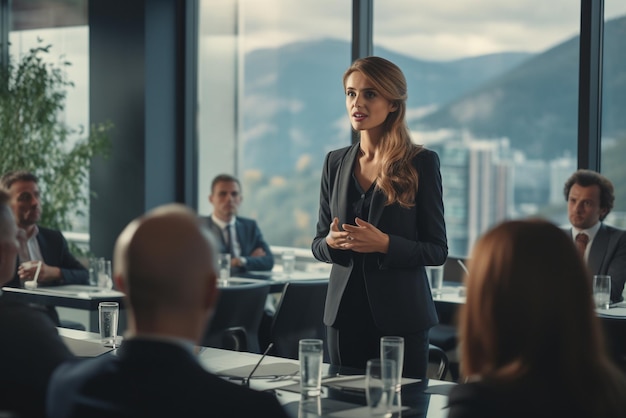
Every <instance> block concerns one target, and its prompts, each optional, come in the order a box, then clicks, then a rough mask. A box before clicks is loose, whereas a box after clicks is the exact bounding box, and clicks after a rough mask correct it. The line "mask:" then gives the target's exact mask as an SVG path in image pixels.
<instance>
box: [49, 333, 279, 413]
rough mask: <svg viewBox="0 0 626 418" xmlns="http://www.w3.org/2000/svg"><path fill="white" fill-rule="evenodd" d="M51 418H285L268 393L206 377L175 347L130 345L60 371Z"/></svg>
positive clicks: (53, 385) (142, 342)
mask: <svg viewBox="0 0 626 418" xmlns="http://www.w3.org/2000/svg"><path fill="white" fill-rule="evenodd" d="M47 412H48V417H49V418H62V417H64V418H65V417H76V418H79V417H100V416H101V417H116V418H120V417H129V418H130V417H133V418H141V417H146V418H148V417H150V418H153V417H164V418H165V417H168V418H170V417H185V418H193V417H209V416H211V417H233V418H234V417H254V416H264V417H277V418H283V417H286V413H285V412H284V410H283V408H282V407H281V405H280V404H279V403H278V401H277V400H276V398H275V397H274V396H272V395H270V394H269V393H264V392H257V391H253V390H251V389H248V388H246V387H243V386H240V385H235V384H233V383H230V382H227V381H225V380H223V379H222V378H220V377H217V376H214V375H212V374H211V373H209V372H208V371H206V370H205V369H204V368H203V367H202V365H200V363H199V362H198V360H197V359H196V358H195V357H194V356H193V354H192V353H190V352H188V351H187V350H185V349H184V348H183V347H180V346H178V345H176V344H174V343H169V342H163V341H155V340H140V339H135V340H133V339H130V340H127V341H124V343H123V344H122V346H121V347H120V348H119V349H118V350H117V355H114V354H109V355H104V356H100V357H97V358H95V359H84V360H78V361H75V362H71V363H66V364H63V365H62V366H60V367H59V368H58V369H57V370H56V371H55V373H54V374H53V376H52V379H51V380H50V385H49V389H48V401H47Z"/></svg>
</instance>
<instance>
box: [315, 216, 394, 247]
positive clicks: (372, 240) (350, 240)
mask: <svg viewBox="0 0 626 418" xmlns="http://www.w3.org/2000/svg"><path fill="white" fill-rule="evenodd" d="M354 221H355V223H356V225H350V224H343V225H341V228H342V229H343V231H342V230H341V229H339V218H337V217H335V218H334V219H333V221H332V222H331V223H330V230H329V231H328V235H326V243H327V244H328V246H329V247H330V248H334V249H337V250H352V251H355V252H358V253H373V252H379V253H387V249H388V248H389V236H388V235H387V234H385V233H384V232H382V231H381V230H380V229H378V228H376V227H375V226H374V225H372V224H370V223H369V222H366V221H364V220H363V219H360V218H355V220H354Z"/></svg>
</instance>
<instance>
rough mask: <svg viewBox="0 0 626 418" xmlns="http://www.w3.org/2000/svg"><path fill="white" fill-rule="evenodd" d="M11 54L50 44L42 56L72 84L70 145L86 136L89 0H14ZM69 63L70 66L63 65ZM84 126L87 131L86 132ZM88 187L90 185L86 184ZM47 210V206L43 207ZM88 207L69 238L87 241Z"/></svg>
mask: <svg viewBox="0 0 626 418" xmlns="http://www.w3.org/2000/svg"><path fill="white" fill-rule="evenodd" d="M10 4H11V14H10V20H11V26H10V33H9V42H10V45H9V53H10V55H11V56H12V57H13V59H14V60H15V61H17V60H19V59H20V57H21V56H23V55H24V54H26V53H27V52H28V51H29V50H30V49H31V48H36V47H45V46H48V45H49V46H50V49H49V53H47V54H40V57H41V58H42V59H44V60H46V61H47V62H50V63H52V64H54V65H55V67H56V68H59V69H63V71H64V72H65V74H64V75H65V77H66V79H67V80H68V81H70V82H72V83H73V86H72V87H70V88H68V89H67V90H66V99H65V108H64V110H63V112H62V114H61V115H59V118H60V120H62V121H63V122H64V123H65V124H66V125H67V126H68V127H69V128H70V129H72V130H75V131H76V134H75V135H73V136H71V137H70V138H68V139H69V142H70V143H69V144H68V146H72V145H73V143H72V141H76V140H78V139H80V138H82V137H84V136H85V135H86V133H87V132H88V127H89V26H88V22H87V20H88V18H87V0H58V1H54V2H51V1H44V0H28V1H27V0H12V1H11V2H10ZM65 62H69V63H70V65H63V63H65ZM83 129H84V131H83ZM84 187H85V188H87V187H88V185H87V184H85V186H84ZM43 210H44V211H45V210H46V208H45V207H44V208H43ZM88 211H89V208H85V207H81V208H78V211H77V213H82V215H78V214H77V215H76V216H74V217H73V219H72V220H71V222H72V231H73V232H68V231H65V233H66V236H67V237H68V239H70V240H72V241H76V242H81V243H86V242H88V238H87V237H88V231H89V225H88V221H89V212H88Z"/></svg>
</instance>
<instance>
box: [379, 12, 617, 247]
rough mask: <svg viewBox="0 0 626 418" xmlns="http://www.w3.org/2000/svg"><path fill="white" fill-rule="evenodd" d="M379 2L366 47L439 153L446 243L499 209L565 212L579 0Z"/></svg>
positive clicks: (502, 214)
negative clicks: (385, 65) (403, 92)
mask: <svg viewBox="0 0 626 418" xmlns="http://www.w3.org/2000/svg"><path fill="white" fill-rule="evenodd" d="M380 3H382V2H379V3H376V7H375V14H374V53H375V54H376V55H379V56H383V57H385V58H388V59H390V60H392V61H394V62H395V63H397V64H398V65H399V66H400V67H401V68H402V69H403V71H404V72H405V75H406V76H407V81H408V89H409V91H408V93H409V101H408V103H409V106H408V107H409V111H408V116H409V127H410V128H411V131H412V135H413V138H414V140H415V141H416V142H417V143H421V144H424V145H425V146H426V147H428V148H431V149H434V150H435V151H437V152H438V153H439V156H440V158H441V171H442V176H443V185H444V202H445V205H446V222H447V228H448V239H449V246H450V254H451V255H456V256H464V255H466V254H467V253H468V251H469V250H470V248H471V246H472V244H473V242H474V241H475V239H476V238H477V237H478V235H480V234H481V233H482V232H484V231H485V230H486V229H487V228H488V227H490V226H491V225H493V224H494V223H496V222H498V221H500V220H503V219H505V218H514V217H524V216H529V215H533V216H544V217H547V218H549V219H551V220H553V221H555V222H557V223H565V222H566V221H567V211H566V205H565V199H564V198H563V196H562V188H563V183H564V181H565V180H566V178H567V176H569V174H570V173H571V172H573V171H574V170H575V169H576V163H577V162H576V154H577V126H578V124H577V118H578V57H579V39H578V35H579V25H580V4H579V2H573V1H570V0H559V1H550V2H546V1H544V0H528V1H517V2H502V1H501V2H494V1H489V0H481V1H472V2H468V1H465V0H448V1H445V2H432V1H429V0H385V2H384V5H382V4H380ZM622 56H624V54H622ZM622 108H623V107H622Z"/></svg>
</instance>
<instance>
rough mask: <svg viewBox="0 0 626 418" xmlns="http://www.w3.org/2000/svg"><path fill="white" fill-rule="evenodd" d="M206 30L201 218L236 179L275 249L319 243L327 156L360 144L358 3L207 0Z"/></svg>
mask: <svg viewBox="0 0 626 418" xmlns="http://www.w3.org/2000/svg"><path fill="white" fill-rule="evenodd" d="M199 30H200V39H199V72H198V73H199V81H198V83H199V87H198V88H199V94H198V96H199V138H200V139H199V144H198V145H199V146H198V148H199V155H198V158H199V161H198V167H199V168H198V175H199V179H198V185H199V186H198V195H199V198H198V202H200V203H199V208H198V210H199V212H200V213H203V214H208V213H210V212H211V206H210V204H209V202H208V199H207V196H208V195H209V194H210V187H211V186H210V185H211V180H212V178H213V177H214V176H215V175H217V174H219V173H221V172H226V173H230V174H235V175H236V176H237V177H239V179H240V180H241V182H242V189H243V190H242V195H243V197H244V200H243V203H242V206H241V215H242V216H248V217H252V218H255V219H256V220H257V221H258V223H259V226H260V228H261V230H262V231H263V235H264V237H265V239H266V240H267V241H268V242H269V243H270V244H272V245H280V246H296V247H310V245H311V241H312V239H313V235H314V233H315V225H316V222H317V211H318V202H319V184H320V177H321V169H322V165H323V160H324V156H325V154H326V153H327V152H328V151H330V150H332V149H335V148H339V147H342V146H346V145H349V144H350V124H349V121H348V119H347V117H346V116H345V110H344V97H343V86H342V84H341V77H342V75H343V72H344V71H345V69H346V68H347V67H348V66H349V64H350V37H351V34H352V32H351V31H352V23H351V2H346V1H336V0H316V1H293V0H272V1H270V0H267V1H255V0H239V1H232V0H203V1H201V3H200V28H199Z"/></svg>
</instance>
